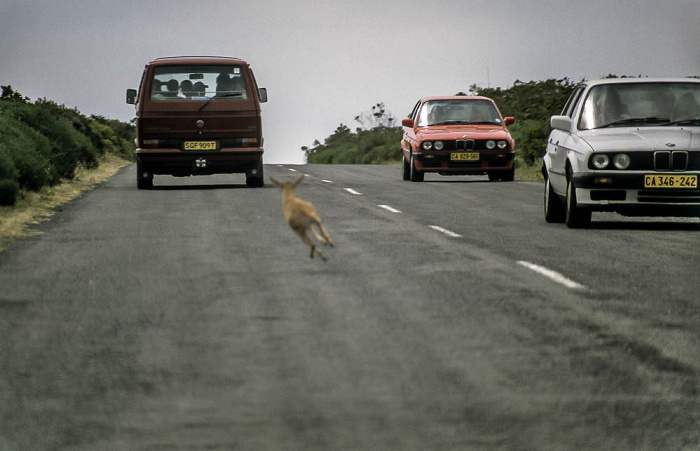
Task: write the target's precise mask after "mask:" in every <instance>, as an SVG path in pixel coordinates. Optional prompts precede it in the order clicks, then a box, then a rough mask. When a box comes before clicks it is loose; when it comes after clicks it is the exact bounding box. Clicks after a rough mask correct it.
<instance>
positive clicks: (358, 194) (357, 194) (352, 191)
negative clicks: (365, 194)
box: [345, 188, 362, 196]
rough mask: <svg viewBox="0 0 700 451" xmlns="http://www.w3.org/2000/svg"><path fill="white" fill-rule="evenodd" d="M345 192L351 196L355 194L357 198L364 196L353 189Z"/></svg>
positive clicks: (347, 189) (346, 189)
mask: <svg viewBox="0 0 700 451" xmlns="http://www.w3.org/2000/svg"><path fill="white" fill-rule="evenodd" d="M345 191H347V192H348V193H350V194H354V195H355V196H362V193H360V192H357V191H355V190H354V189H352V188H345Z"/></svg>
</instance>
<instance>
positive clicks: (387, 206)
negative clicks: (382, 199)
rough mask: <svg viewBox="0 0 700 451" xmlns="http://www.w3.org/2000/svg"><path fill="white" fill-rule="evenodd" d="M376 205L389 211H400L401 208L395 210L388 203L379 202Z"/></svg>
mask: <svg viewBox="0 0 700 451" xmlns="http://www.w3.org/2000/svg"><path fill="white" fill-rule="evenodd" d="M377 207H379V208H383V209H385V210H386V211H390V212H392V213H401V210H397V209H396V208H394V207H391V206H389V205H384V204H381V205H377Z"/></svg>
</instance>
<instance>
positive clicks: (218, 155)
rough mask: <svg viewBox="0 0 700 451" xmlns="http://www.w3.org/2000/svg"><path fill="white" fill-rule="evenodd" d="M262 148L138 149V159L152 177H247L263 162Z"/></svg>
mask: <svg viewBox="0 0 700 451" xmlns="http://www.w3.org/2000/svg"><path fill="white" fill-rule="evenodd" d="M263 153H264V151H263V149H262V148H257V147H256V148H245V149H230V148H224V149H220V150H215V151H183V150H180V149H143V148H137V149H136V159H137V160H138V162H139V163H140V165H141V167H142V168H143V169H144V170H146V171H148V172H150V173H151V174H167V175H174V176H188V175H210V174H234V173H243V172H246V171H248V170H249V169H251V168H252V167H254V166H256V165H258V164H260V163H261V161H262V155H263Z"/></svg>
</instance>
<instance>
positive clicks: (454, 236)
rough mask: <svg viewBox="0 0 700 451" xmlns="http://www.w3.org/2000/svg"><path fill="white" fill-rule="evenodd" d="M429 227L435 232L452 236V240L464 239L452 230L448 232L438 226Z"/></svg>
mask: <svg viewBox="0 0 700 451" xmlns="http://www.w3.org/2000/svg"><path fill="white" fill-rule="evenodd" d="M428 227H430V228H431V229H433V230H437V231H438V232H440V233H444V234H445V235H447V236H451V237H452V238H461V237H462V235H460V234H459V233H455V232H453V231H452V230H447V229H446V228H444V227H440V226H436V225H429V226H428Z"/></svg>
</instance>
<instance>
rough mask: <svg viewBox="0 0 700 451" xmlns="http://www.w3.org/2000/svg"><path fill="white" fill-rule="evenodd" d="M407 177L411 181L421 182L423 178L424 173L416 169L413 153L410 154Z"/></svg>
mask: <svg viewBox="0 0 700 451" xmlns="http://www.w3.org/2000/svg"><path fill="white" fill-rule="evenodd" d="M409 177H410V179H411V181H412V182H422V181H423V180H424V179H425V173H424V172H423V171H419V170H418V169H416V163H415V161H414V160H413V154H411V167H410V175H409Z"/></svg>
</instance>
